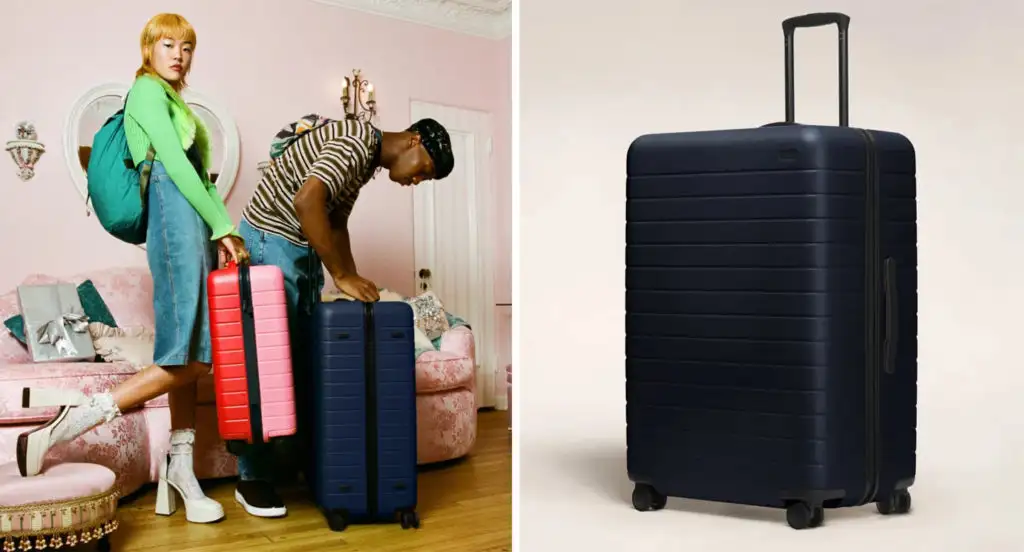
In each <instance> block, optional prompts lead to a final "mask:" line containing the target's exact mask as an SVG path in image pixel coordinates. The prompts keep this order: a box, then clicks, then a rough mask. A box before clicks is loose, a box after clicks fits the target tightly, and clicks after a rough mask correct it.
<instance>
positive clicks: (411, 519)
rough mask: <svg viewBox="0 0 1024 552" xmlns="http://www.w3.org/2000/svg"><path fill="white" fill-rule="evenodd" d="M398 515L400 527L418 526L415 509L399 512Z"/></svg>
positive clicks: (418, 517) (418, 518)
mask: <svg viewBox="0 0 1024 552" xmlns="http://www.w3.org/2000/svg"><path fill="white" fill-rule="evenodd" d="M399 516H400V517H399V521H400V522H401V523H402V529H410V528H412V529H419V528H420V515H419V514H417V513H416V510H405V511H403V512H402V513H401V514H399Z"/></svg>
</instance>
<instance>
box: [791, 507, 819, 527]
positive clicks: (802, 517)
mask: <svg viewBox="0 0 1024 552" xmlns="http://www.w3.org/2000/svg"><path fill="white" fill-rule="evenodd" d="M786 521H787V522H788V523H789V526H790V527H792V528H793V529H813V528H815V527H820V526H821V524H822V523H824V522H825V509H824V508H822V507H821V506H811V505H810V504H807V503H806V502H796V503H793V504H790V505H789V507H788V508H786Z"/></svg>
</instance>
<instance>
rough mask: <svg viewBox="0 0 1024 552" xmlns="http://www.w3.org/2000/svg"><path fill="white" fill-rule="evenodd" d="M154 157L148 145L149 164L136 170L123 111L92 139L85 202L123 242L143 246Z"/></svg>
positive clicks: (109, 230) (147, 159)
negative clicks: (147, 198) (126, 134)
mask: <svg viewBox="0 0 1024 552" xmlns="http://www.w3.org/2000/svg"><path fill="white" fill-rule="evenodd" d="M125 101H126V102H127V98H125ZM154 157H156V152H155V151H154V150H153V146H152V145H150V146H149V152H148V153H146V161H149V163H146V164H143V165H140V168H138V169H137V168H135V164H134V163H133V162H132V154H131V152H130V151H129V150H128V138H127V137H126V136H125V133H124V109H123V108H122V109H120V110H118V112H117V113H114V114H113V115H111V116H110V118H109V119H107V121H106V122H105V123H103V126H102V127H100V129H99V131H97V132H96V135H95V136H93V139H92V153H91V154H90V155H89V167H88V169H86V180H87V181H88V194H87V195H86V198H85V202H86V204H87V205H88V203H89V202H90V201H91V202H92V207H93V210H94V211H95V212H96V218H98V219H99V220H100V224H101V225H103V228H104V230H106V231H107V232H108V233H109V234H110V235H112V236H114V237H115V238H117V239H119V240H121V241H123V242H127V243H130V244H133V245H139V244H143V243H146V227H147V220H146V219H147V211H146V190H147V188H148V186H149V173H150V170H151V169H152V162H153V158H154Z"/></svg>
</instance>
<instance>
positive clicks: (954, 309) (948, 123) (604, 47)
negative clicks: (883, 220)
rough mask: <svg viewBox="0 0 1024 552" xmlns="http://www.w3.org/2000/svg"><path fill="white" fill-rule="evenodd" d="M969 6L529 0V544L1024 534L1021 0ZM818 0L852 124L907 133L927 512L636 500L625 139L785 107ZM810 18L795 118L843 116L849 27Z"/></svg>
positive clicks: (919, 499) (721, 544)
mask: <svg viewBox="0 0 1024 552" xmlns="http://www.w3.org/2000/svg"><path fill="white" fill-rule="evenodd" d="M970 5H971V3H969V2H966V1H963V2H952V1H934V2H925V1H922V0H904V1H901V2H895V1H892V0H890V1H880V0H857V1H853V0H836V1H832V2H821V1H811V0H806V1H798V0H773V1H771V2H754V1H753V0H745V1H740V0H730V1H723V0H699V1H698V0H685V1H682V0H632V1H629V2H616V3H613V2H608V3H605V2H594V1H590V0H522V8H521V23H520V29H521V38H520V43H521V48H522V49H521V69H520V82H521V87H520V89H521V92H520V93H521V125H522V126H521V135H520V136H521V140H520V143H521V149H520V159H521V181H520V186H521V212H520V225H519V228H520V233H521V234H520V240H521V241H520V261H519V262H520V267H521V268H520V279H519V286H520V287H519V293H520V297H521V299H520V301H521V302H520V305H521V309H520V311H519V312H520V313H521V314H520V321H519V323H520V328H521V334H520V335H521V341H520V349H519V351H518V356H517V359H516V375H517V381H516V384H515V385H516V387H515V389H516V393H518V394H519V395H518V396H519V398H520V400H521V402H520V403H519V406H518V407H519V408H520V411H519V416H520V425H519V426H518V435H519V439H520V441H519V443H520V446H521V448H520V470H521V471H520V474H521V479H520V482H521V495H520V496H521V501H520V503H519V510H518V511H519V512H520V514H519V515H520V516H521V517H520V518H519V523H520V527H521V530H522V533H521V540H520V541H519V544H520V548H519V549H520V550H524V551H529V552H543V551H547V550H567V549H575V550H625V549H626V547H627V546H628V547H632V546H644V549H648V550H661V551H668V550H694V549H695V548H694V546H699V545H706V546H711V545H713V546H714V548H715V549H718V550H729V551H731V550H737V551H738V550H757V551H759V552H768V551H774V550H778V551H783V550H785V551H787V552H794V551H798V550H826V549H827V550H830V551H833V552H840V551H844V550H870V549H881V547H886V548H888V547H889V546H895V545H896V542H898V541H903V542H904V543H906V544H907V545H911V544H913V545H917V546H920V547H922V548H923V549H926V550H929V551H931V552H938V551H950V552H952V551H967V550H978V551H985V552H1003V551H1021V550H1024V539H1021V536H1022V535H1024V520H1021V519H1018V518H1019V517H1020V515H1021V514H1024V506H1021V502H1020V500H1021V497H1022V496H1024V469H1022V468H1024V422H1022V420H1024V415H1022V414H1024V404H1022V402H1021V397H1024V393H1022V387H1024V386H1022V383H1024V365H1022V362H1021V351H1022V350H1024V324H1022V323H1021V315H1022V312H1024V270H1022V269H1024V261H1022V258H1024V239H1022V234H1024V155H1022V154H1024V45H1022V38H1021V29H1022V28H1024V3H1021V2H1016V3H1010V2H997V1H994V0H992V1H988V2H981V3H976V4H975V5H976V6H979V7H978V8H974V9H972V8H971V7H970ZM599 6H601V7H599ZM826 10H839V11H844V12H845V13H847V14H849V15H850V16H851V17H852V19H853V20H852V25H851V28H850V54H851V92H850V97H851V103H850V105H851V123H852V124H853V125H855V126H863V127H869V128H876V129H885V130H896V131H899V132H902V133H904V134H905V135H906V136H908V137H909V138H910V139H911V140H912V141H913V142H914V144H915V145H916V147H917V154H918V170H919V172H918V179H919V180H918V182H919V184H918V186H919V224H920V231H919V235H920V245H919V247H920V249H919V258H920V284H919V292H920V333H919V343H920V376H919V380H920V383H919V385H920V389H919V391H920V400H919V440H918V478H917V484H916V485H915V486H914V488H913V489H912V492H913V497H914V508H915V511H914V513H913V514H912V515H910V516H909V517H904V518H882V517H881V516H878V515H877V514H875V512H874V508H871V507H868V508H863V509H858V510H856V511H845V512H842V513H836V512H832V511H830V512H828V513H827V519H826V527H825V528H823V529H819V530H813V531H807V532H797V531H793V530H792V529H790V528H789V527H788V526H786V523H785V515H784V513H783V512H781V511H762V510H758V509H748V508H739V507H728V506H712V505H706V504H695V503H692V502H684V501H679V500H670V502H669V506H668V509H666V510H665V511H662V512H656V513H643V514H641V513H638V512H635V511H634V510H633V509H632V507H631V505H630V502H629V492H630V491H631V489H632V486H631V484H630V483H629V482H628V480H627V477H626V472H625V409H624V402H625V391H624V361H623V358H624V349H625V346H624V286H625V274H624V272H625V270H624V263H625V245H624V241H625V227H624V220H625V203H624V201H625V200H624V198H625V192H624V181H625V155H626V149H627V147H628V146H629V144H630V142H631V141H632V140H633V139H634V138H636V137H637V136H639V135H641V134H645V133H653V132H667V131H687V130H703V129H722V128H735V127H750V126H758V125H761V124H763V123H768V122H772V121H778V120H781V119H782V118H783V115H784V112H783V107H784V106H783V72H782V69H783V57H782V52H783V49H782V45H783V43H782V31H781V27H780V23H781V21H782V19H784V18H786V17H788V16H793V15H799V14H802V13H807V12H812V11H826ZM797 32H798V34H797V39H796V45H797V58H796V68H797V85H798V86H797V119H798V120H799V121H801V122H810V123H824V124H835V121H836V118H837V111H836V102H837V100H836V87H837V84H836V71H837V62H836V39H835V36H836V35H835V32H836V31H835V27H827V28H818V29H810V30H798V31H797ZM709 514H711V515H709ZM741 547H742V548H741ZM705 549H706V548H705Z"/></svg>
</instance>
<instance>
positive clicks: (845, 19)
mask: <svg viewBox="0 0 1024 552" xmlns="http://www.w3.org/2000/svg"><path fill="white" fill-rule="evenodd" d="M832 24H834V25H836V27H838V30H839V126H842V127H846V126H850V63H849V41H848V39H847V35H848V32H849V29H850V16H848V15H846V14H843V13H838V12H822V13H809V14H806V15H798V16H796V17H790V18H789V19H786V20H785V21H783V22H782V34H783V36H784V38H785V41H786V123H787V124H795V123H796V92H795V84H794V81H795V76H794V73H795V71H794V67H793V65H794V62H793V57H794V56H793V35H794V34H795V31H796V29H797V28H801V27H821V26H824V25H832Z"/></svg>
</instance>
